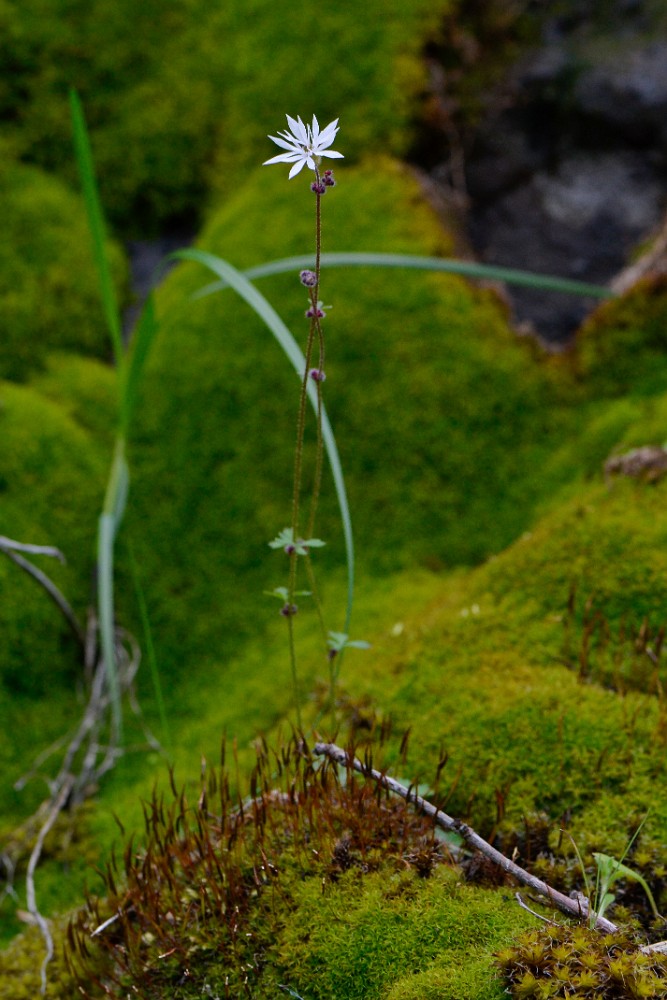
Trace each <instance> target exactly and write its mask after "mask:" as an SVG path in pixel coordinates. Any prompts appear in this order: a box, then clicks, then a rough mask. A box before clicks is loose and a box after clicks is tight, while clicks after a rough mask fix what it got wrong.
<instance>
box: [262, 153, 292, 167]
mask: <svg viewBox="0 0 667 1000" xmlns="http://www.w3.org/2000/svg"><path fill="white" fill-rule="evenodd" d="M297 156H298V158H299V159H301V156H300V155H298V154H297V153H279V154H278V156H272V157H271V159H270V160H264V163H263V164H262V166H263V167H267V166H268V165H269V164H270V163H293V162H294V160H295V159H297Z"/></svg>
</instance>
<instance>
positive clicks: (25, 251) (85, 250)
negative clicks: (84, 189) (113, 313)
mask: <svg viewBox="0 0 667 1000" xmlns="http://www.w3.org/2000/svg"><path fill="white" fill-rule="evenodd" d="M0 205H2V218H3V238H2V241H1V242H0V310H1V312H2V317H3V337H2V342H1V343H0V376H2V377H4V378H9V379H19V380H23V379H25V378H26V377H27V375H28V374H29V373H30V372H32V371H34V370H35V369H37V370H39V369H40V368H41V367H42V366H43V365H44V363H45V359H46V357H47V354H48V352H49V351H52V350H54V349H60V350H77V351H80V352H81V353H82V354H89V355H90V354H93V355H97V356H104V355H106V354H107V351H108V348H107V344H106V336H105V332H104V330H105V327H104V321H103V317H102V310H101V308H100V305H99V289H98V283H97V275H96V273H95V270H94V267H93V263H92V250H91V241H90V235H89V232H88V227H87V222H86V218H85V214H84V212H83V207H82V205H81V202H80V200H79V199H78V198H77V197H75V196H74V195H73V194H72V193H71V192H70V191H69V190H67V189H66V188H65V187H64V186H63V185H62V184H61V183H60V182H59V181H58V180H56V179H55V178H53V177H49V176H48V175H47V174H44V173H42V172H41V171H40V170H37V169H35V168H34V167H27V166H22V165H18V164H15V163H12V162H11V161H10V162H9V163H4V164H3V165H2V167H0ZM109 254H110V259H111V266H112V269H113V271H114V274H115V276H116V278H117V279H118V283H119V284H120V283H121V282H122V281H123V280H124V279H125V271H124V263H123V260H122V255H121V252H120V249H119V248H118V247H116V246H111V245H110V247H109Z"/></svg>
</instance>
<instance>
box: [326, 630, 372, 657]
mask: <svg viewBox="0 0 667 1000" xmlns="http://www.w3.org/2000/svg"><path fill="white" fill-rule="evenodd" d="M327 645H328V646H329V649H332V650H333V651H334V652H336V653H340V652H342V650H344V649H370V648H371V644H370V643H369V642H366V641H365V640H364V639H348V637H347V632H329V638H328V641H327Z"/></svg>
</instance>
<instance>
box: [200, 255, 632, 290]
mask: <svg viewBox="0 0 667 1000" xmlns="http://www.w3.org/2000/svg"><path fill="white" fill-rule="evenodd" d="M320 264H321V266H322V267H398V268H409V269H413V270H417V271H442V272H445V273H447V274H461V275H464V276H465V277H467V278H478V279H483V280H485V281H504V282H506V283H507V284H508V285H523V286H524V287H527V288H536V289H541V290H543V291H550V292H562V293H563V294H564V295H581V296H584V297H586V298H596V299H609V298H613V297H614V296H615V295H616V293H615V292H614V291H612V289H611V288H606V287H604V286H602V285H589V284H586V283H585V282H582V281H572V280H570V279H569V278H558V277H555V276H553V275H548V274H535V273H534V272H532V271H521V270H518V269H516V268H512V267H495V266H492V265H490V264H477V263H474V262H472V261H468V260H450V259H443V258H441V257H420V256H419V255H417V254H398V253H323V254H322V257H321V260H320ZM313 265H314V261H313V258H312V257H310V256H308V255H304V256H299V257H283V258H281V259H280V260H271V261H268V262H267V263H266V264H259V265H258V266H257V267H251V268H248V270H246V271H244V272H243V273H244V275H245V276H246V278H249V279H255V278H267V277H269V276H270V275H272V274H283V273H284V272H286V271H295V270H296V271H300V270H302V269H303V268H306V267H310V268H312V267H313ZM225 287H226V283H225V282H224V281H216V282H214V283H212V284H210V285H207V286H206V287H205V288H202V289H201V290H200V291H199V292H198V293H197V295H196V297H197V298H202V297H203V296H205V295H210V294H212V293H213V292H217V291H220V290H221V289H222V288H225Z"/></svg>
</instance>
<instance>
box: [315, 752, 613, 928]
mask: <svg viewBox="0 0 667 1000" xmlns="http://www.w3.org/2000/svg"><path fill="white" fill-rule="evenodd" d="M313 751H314V753H316V754H318V755H319V756H325V757H328V758H329V759H330V760H333V761H335V762H336V763H337V764H342V765H343V767H346V768H351V769H352V770H353V771H358V772H359V774H363V775H364V777H366V778H372V780H373V781H375V782H377V784H378V785H380V786H381V787H382V788H386V789H387V790H388V791H390V792H393V793H394V794H395V795H400V797H401V798H402V799H405V800H406V802H412V803H413V804H414V805H415V806H416V807H417V808H418V809H419V810H420V811H421V812H423V813H425V814H426V815H427V816H431V817H432V819H433V820H434V822H435V823H436V824H437V826H439V827H441V828H442V829H443V830H447V832H448V833H456V834H458V836H459V837H461V838H462V839H463V840H464V842H465V843H466V844H467V845H468V847H471V848H472V849H473V850H476V851H479V852H480V854H483V855H484V856H485V857H486V858H489V860H490V861H493V862H494V863H495V864H497V865H498V866H499V867H500V868H502V869H503V871H506V872H507V873H508V875H512V876H513V878H515V879H516V880H517V881H518V882H521V883H522V884H523V885H527V886H529V887H530V888H531V889H532V890H533V892H536V893H537V894H538V895H539V896H542V897H544V898H545V899H546V900H548V902H549V903H550V904H551V905H552V906H553V907H555V908H556V909H558V910H561V911H562V912H563V913H566V914H567V915H568V916H569V917H574V918H575V919H576V920H587V919H588V918H589V914H590V910H589V905H588V901H587V900H585V899H582V898H581V897H579V898H578V899H570V897H569V896H565V895H564V894H563V893H562V892H559V891H558V890H557V889H554V888H552V886H550V885H548V884H547V883H546V882H543V881H542V879H539V878H536V877H535V876H534V875H531V874H530V872H527V871H525V870H524V869H523V868H521V867H520V866H519V865H517V864H515V863H514V861H511V860H510V859H509V858H507V857H505V855H504V854H501V852H500V851H497V850H496V849H495V847H492V846H491V844H489V843H487V841H486V840H484V839H483V837H480V836H479V834H478V833H475V831H474V830H473V829H472V827H470V826H468V825H467V824H466V823H464V822H462V820H460V819H453V818H452V817H451V816H448V815H447V813H445V812H442V810H441V809H436V807H435V806H434V805H433V804H432V803H431V802H428V801H427V800H426V799H424V798H422V796H421V795H417V793H416V792H413V791H412V789H411V788H406V787H405V785H402V784H401V783H400V781H396V779H395V778H390V777H389V776H388V775H386V774H383V773H382V772H381V771H376V770H375V768H372V767H370V766H369V765H366V764H362V762H361V761H360V760H358V759H357V758H356V757H354V756H353V755H352V754H350V753H348V752H347V751H346V750H343V749H342V748H341V747H339V746H336V744H335V743H316V744H315V746H314V748H313ZM592 915H593V916H596V915H595V914H592ZM595 927H596V928H597V930H599V931H603V932H604V933H605V934H613V933H615V932H616V931H617V930H618V927H617V926H616V924H613V923H612V922H611V921H610V920H607V919H606V918H605V917H598V916H596V920H595Z"/></svg>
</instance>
